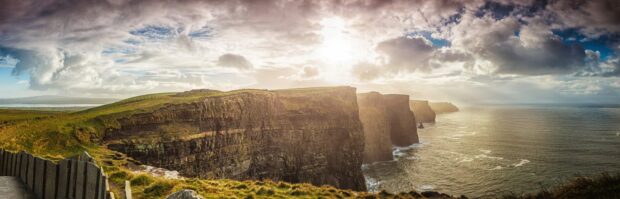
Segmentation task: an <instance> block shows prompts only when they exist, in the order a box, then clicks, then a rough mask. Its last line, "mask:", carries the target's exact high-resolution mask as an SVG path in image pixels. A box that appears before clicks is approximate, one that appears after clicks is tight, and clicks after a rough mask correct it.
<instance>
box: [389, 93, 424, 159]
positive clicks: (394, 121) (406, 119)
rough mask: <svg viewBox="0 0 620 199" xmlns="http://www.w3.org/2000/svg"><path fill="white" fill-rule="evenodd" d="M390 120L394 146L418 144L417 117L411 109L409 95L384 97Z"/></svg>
mask: <svg viewBox="0 0 620 199" xmlns="http://www.w3.org/2000/svg"><path fill="white" fill-rule="evenodd" d="M383 96H384V101H385V104H386V110H387V112H388V119H389V120H390V126H391V128H390V136H391V140H392V144H393V145H395V146H399V147H404V146H409V145H411V144H415V143H418V142H419V140H418V129H417V126H416V124H417V123H416V120H415V116H414V115H413V112H412V111H411V109H410V108H409V95H400V94H388V95H383Z"/></svg>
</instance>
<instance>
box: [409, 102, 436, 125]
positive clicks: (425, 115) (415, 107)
mask: <svg viewBox="0 0 620 199" xmlns="http://www.w3.org/2000/svg"><path fill="white" fill-rule="evenodd" d="M409 107H410V108H411V111H413V115H414V116H415V119H416V122H418V123H419V122H424V123H428V122H435V111H433V110H432V109H431V107H430V106H429V105H428V101H422V100H411V101H409Z"/></svg>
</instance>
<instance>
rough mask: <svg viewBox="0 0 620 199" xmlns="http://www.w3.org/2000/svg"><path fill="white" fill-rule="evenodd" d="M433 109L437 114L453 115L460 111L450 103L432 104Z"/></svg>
mask: <svg viewBox="0 0 620 199" xmlns="http://www.w3.org/2000/svg"><path fill="white" fill-rule="evenodd" d="M429 105H430V106H431V109H433V111H435V113H437V114H442V113H452V112H457V111H459V108H458V107H456V106H455V105H454V104H452V103H450V102H431V103H430V104H429Z"/></svg>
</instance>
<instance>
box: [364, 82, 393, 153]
mask: <svg viewBox="0 0 620 199" xmlns="http://www.w3.org/2000/svg"><path fill="white" fill-rule="evenodd" d="M357 103H358V106H359V116H360V121H361V122H362V126H363V127H364V144H365V146H364V162H365V163H371V162H376V161H388V160H392V158H393V157H392V140H391V138H390V130H391V128H390V120H389V118H388V112H387V109H386V104H385V101H384V99H383V95H381V94H379V93H377V92H370V93H360V94H357Z"/></svg>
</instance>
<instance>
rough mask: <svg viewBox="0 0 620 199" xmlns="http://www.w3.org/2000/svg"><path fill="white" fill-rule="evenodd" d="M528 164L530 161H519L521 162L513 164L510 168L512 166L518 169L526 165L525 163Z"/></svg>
mask: <svg viewBox="0 0 620 199" xmlns="http://www.w3.org/2000/svg"><path fill="white" fill-rule="evenodd" d="M529 162H530V161H529V160H527V159H521V161H520V162H519V163H516V164H513V165H512V166H514V167H520V166H523V165H525V164H527V163H529Z"/></svg>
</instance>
